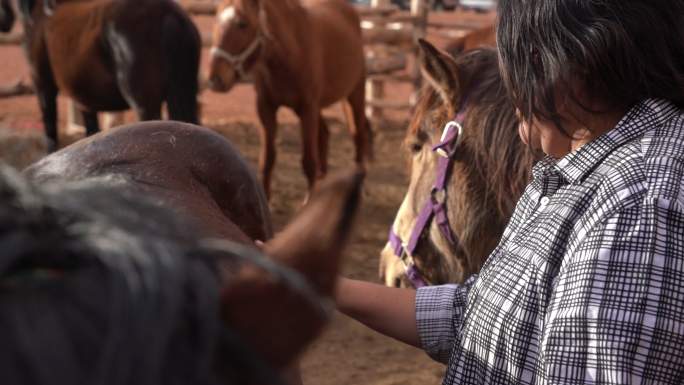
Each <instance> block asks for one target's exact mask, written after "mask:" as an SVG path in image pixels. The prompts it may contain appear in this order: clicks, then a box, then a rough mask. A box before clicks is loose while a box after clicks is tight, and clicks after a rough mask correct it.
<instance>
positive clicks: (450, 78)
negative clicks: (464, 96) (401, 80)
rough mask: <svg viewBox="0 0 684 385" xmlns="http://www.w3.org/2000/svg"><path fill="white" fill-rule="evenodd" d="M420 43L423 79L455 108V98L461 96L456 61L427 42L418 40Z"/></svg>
mask: <svg viewBox="0 0 684 385" xmlns="http://www.w3.org/2000/svg"><path fill="white" fill-rule="evenodd" d="M418 43H419V46H420V58H419V61H420V70H421V73H422V74H423V78H425V79H426V80H427V81H428V82H429V83H430V85H431V86H432V87H433V88H434V89H435V90H436V91H437V92H438V93H439V95H440V96H441V97H442V99H443V100H444V102H445V103H447V104H449V105H450V106H451V107H455V106H454V105H453V104H454V103H455V100H454V99H455V96H456V95H459V94H460V83H459V79H458V72H457V65H456V61H455V60H454V59H453V57H451V56H450V55H449V54H448V53H446V52H443V51H441V50H439V49H437V48H436V47H435V46H434V45H432V44H430V43H429V42H428V41H427V40H424V39H418Z"/></svg>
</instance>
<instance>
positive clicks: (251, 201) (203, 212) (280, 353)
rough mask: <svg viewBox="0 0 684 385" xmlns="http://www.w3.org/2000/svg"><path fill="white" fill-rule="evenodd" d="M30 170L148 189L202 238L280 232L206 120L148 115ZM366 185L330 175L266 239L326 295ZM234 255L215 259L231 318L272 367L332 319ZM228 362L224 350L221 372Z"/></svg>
mask: <svg viewBox="0 0 684 385" xmlns="http://www.w3.org/2000/svg"><path fill="white" fill-rule="evenodd" d="M25 173H26V174H27V175H28V177H29V178H30V179H31V180H33V181H34V182H36V183H39V184H44V183H48V182H55V181H57V182H60V183H62V182H64V181H68V182H76V183H80V182H83V183H87V182H88V181H93V183H96V184H97V185H98V186H102V187H103V188H104V189H107V188H112V189H114V188H115V189H118V190H123V191H125V192H127V193H128V194H131V195H132V196H145V197H147V198H150V199H152V200H153V201H155V202H157V203H158V205H159V207H161V208H163V209H164V210H166V211H168V212H170V213H172V214H177V215H181V216H183V217H184V218H188V219H189V221H190V223H191V224H193V226H191V228H188V229H187V234H193V233H198V234H199V236H200V237H201V238H218V239H222V240H230V241H232V242H237V243H239V244H243V245H244V246H245V247H248V248H252V249H254V248H255V246H254V241H255V240H269V239H270V238H271V236H272V230H271V220H270V215H269V210H268V204H267V202H266V199H265V195H264V192H263V190H262V189H261V186H260V185H259V183H258V182H257V180H256V177H255V176H254V175H253V174H252V173H251V172H250V169H249V167H248V165H247V163H246V161H245V160H244V159H243V158H242V157H241V156H240V155H239V154H238V153H237V151H236V150H235V149H234V148H233V147H232V146H231V145H230V143H228V142H227V141H226V140H225V139H224V138H223V137H221V136H219V135H218V134H215V133H214V132H212V131H210V130H207V129H203V128H200V127H197V126H193V125H188V124H184V123H177V122H147V123H137V124H133V125H129V126H122V127H120V128H114V129H112V130H110V131H107V132H106V133H101V134H98V135H95V136H92V137H90V138H87V139H84V140H82V141H79V142H77V143H75V144H73V145H71V146H69V147H66V148H64V149H62V150H61V151H58V152H56V153H53V154H52V155H50V156H48V157H46V158H44V159H43V160H41V161H40V162H38V163H37V164H35V165H33V166H32V167H30V168H29V169H27V170H26V171H25ZM360 183H361V175H360V174H356V173H346V174H345V175H344V176H340V177H338V178H336V179H332V180H330V181H329V182H327V183H322V184H321V186H320V190H319V191H318V192H319V193H318V194H314V196H313V198H312V200H311V201H310V202H309V204H308V205H307V206H306V207H305V209H304V210H303V212H302V213H301V214H300V215H299V216H298V217H297V218H296V219H295V220H294V222H293V223H291V224H290V225H289V226H288V227H287V228H286V229H285V230H284V231H283V232H282V233H280V234H279V235H278V236H276V237H275V238H274V239H272V240H270V241H268V242H267V243H266V245H265V247H264V251H265V252H266V254H268V255H270V256H271V257H273V258H274V259H275V261H276V262H277V263H280V264H283V265H285V266H289V267H290V268H292V269H295V270H297V271H298V272H300V273H301V274H302V275H303V276H304V277H305V278H306V279H307V280H308V281H309V283H310V285H312V287H313V288H314V290H315V291H316V293H317V294H316V295H318V296H321V297H324V298H327V297H330V296H331V294H332V290H333V285H334V282H335V275H336V272H337V265H338V260H339V257H340V254H341V250H342V248H343V246H344V243H345V239H346V234H347V233H348V231H349V227H350V224H351V222H350V221H351V218H352V216H353V213H354V211H355V207H356V204H357V201H358V195H359V190H360ZM160 220H161V219H160ZM159 226H162V224H160V225H159ZM187 234H184V236H185V235H187ZM228 262H229V261H224V260H218V261H216V263H218V266H219V268H220V269H224V268H225V269H224V270H225V274H226V280H225V282H229V283H230V284H227V285H226V286H225V287H223V294H222V313H223V318H224V321H225V323H226V324H227V325H230V328H231V329H232V330H235V331H236V332H238V333H239V335H240V336H241V338H243V339H244V340H245V341H246V342H247V343H248V344H249V346H251V347H252V348H253V349H254V351H255V352H256V353H258V355H259V356H260V357H262V358H263V359H264V360H265V361H266V363H267V364H268V366H270V367H273V368H284V367H286V366H288V365H290V364H291V363H292V362H293V360H294V359H295V358H296V356H297V354H298V353H300V352H301V351H302V349H303V348H304V347H305V346H306V345H307V343H308V342H309V341H311V340H312V338H313V337H315V336H316V335H317V333H318V332H319V331H320V330H321V327H322V326H323V325H324V323H325V321H326V317H324V316H322V315H321V308H320V304H319V306H318V307H317V306H314V305H312V304H311V301H307V299H306V298H304V297H302V296H301V294H297V293H298V292H297V291H296V290H295V291H293V288H292V287H288V284H287V281H288V280H282V279H274V277H273V276H272V275H271V274H269V273H268V272H266V271H263V270H262V269H260V268H257V267H255V266H246V267H245V268H244V269H242V270H240V271H238V273H237V274H236V273H235V271H234V270H235V269H234V268H230V264H229V263H228ZM222 271H223V270H222ZM228 278H230V279H228ZM228 360H229V358H225V359H224V360H223V361H222V360H221V357H219V359H218V365H217V370H218V371H219V372H221V370H222V369H221V362H229V361H228ZM224 383H230V382H224ZM241 383H244V382H241Z"/></svg>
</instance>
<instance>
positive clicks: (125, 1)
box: [0, 0, 201, 151]
mask: <svg viewBox="0 0 684 385" xmlns="http://www.w3.org/2000/svg"><path fill="white" fill-rule="evenodd" d="M9 1H10V0H0V9H3V10H4V12H0V25H4V24H5V23H8V22H10V21H11V19H12V18H13V16H14V14H13V11H12V10H11V7H9ZM18 2H19V9H20V10H21V12H22V16H23V17H22V20H23V27H24V33H25V37H24V50H25V53H26V56H27V58H28V62H29V64H30V66H31V75H32V77H33V83H34V86H35V89H36V94H37V97H38V102H39V105H40V110H41V113H42V116H43V124H44V126H45V131H46V134H47V137H48V139H50V144H49V145H50V150H51V151H53V150H56V149H57V148H58V129H57V94H58V92H59V91H61V92H63V93H65V94H66V95H68V96H69V97H70V98H71V99H73V100H74V102H75V103H76V105H77V107H78V109H79V110H80V111H81V112H82V113H83V121H84V123H85V126H86V133H87V134H88V135H92V134H94V133H96V132H98V131H99V123H98V119H97V112H98V111H121V110H125V109H129V108H131V109H133V110H135V112H136V113H137V115H138V117H139V118H140V120H156V119H160V118H161V116H162V115H161V110H162V104H163V103H164V102H166V104H167V109H168V113H169V118H170V119H171V120H179V121H185V122H190V123H197V122H198V113H197V109H198V107H197V91H198V71H199V60H200V51H201V41H200V36H199V32H198V31H197V28H196V27H195V25H194V23H193V22H192V20H191V19H190V18H189V17H188V16H187V14H186V13H185V12H184V11H183V10H182V9H181V8H180V6H179V5H178V4H177V3H176V2H175V1H172V0H154V1H150V0H92V1H76V0H53V1H42V0H18ZM3 15H4V17H3ZM3 18H4V20H3Z"/></svg>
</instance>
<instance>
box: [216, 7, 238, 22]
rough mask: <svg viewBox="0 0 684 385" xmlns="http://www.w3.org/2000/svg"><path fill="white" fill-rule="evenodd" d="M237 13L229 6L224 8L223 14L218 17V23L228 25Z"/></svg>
mask: <svg viewBox="0 0 684 385" xmlns="http://www.w3.org/2000/svg"><path fill="white" fill-rule="evenodd" d="M236 15H237V13H236V12H235V7H234V6H232V5H231V6H229V7H226V8H225V9H224V10H223V12H221V14H220V15H219V22H220V23H221V24H222V25H226V24H229V23H230V22H231V21H233V19H235V16H236Z"/></svg>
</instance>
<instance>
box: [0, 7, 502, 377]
mask: <svg viewBox="0 0 684 385" xmlns="http://www.w3.org/2000/svg"><path fill="white" fill-rule="evenodd" d="M454 17H463V18H475V19H478V20H491V15H484V16H483V15H477V14H473V13H459V15H458V16H456V14H454V13H448V14H433V15H432V16H431V18H434V19H437V20H445V19H452V18H454ZM196 21H197V24H198V25H199V26H200V29H201V30H202V32H203V33H209V31H210V28H211V25H212V23H213V19H212V18H210V17H197V18H196ZM431 37H432V40H434V41H437V43H438V44H439V45H443V44H444V43H445V40H443V39H439V38H437V37H435V36H431ZM206 51H207V50H206V49H205V52H204V57H203V67H202V70H205V69H206V59H207V52H206ZM27 77H28V67H27V65H26V62H25V59H24V56H23V52H22V51H21V49H20V48H19V47H16V46H0V84H1V85H5V84H9V83H10V82H13V81H15V80H17V79H19V78H27ZM410 92H411V89H410V88H409V87H408V86H406V85H401V84H391V85H389V86H388V90H387V93H388V94H389V95H393V96H394V97H396V98H398V99H404V100H407V99H408V96H409V94H410ZM254 100H255V95H254V92H253V90H252V88H251V86H249V85H240V86H238V87H236V88H235V89H234V90H232V91H231V92H230V93H228V94H215V93H211V92H205V93H204V94H203V95H202V96H201V101H202V103H203V117H202V120H203V124H204V125H205V126H207V127H210V128H213V129H215V130H217V131H219V132H221V133H222V134H224V135H225V136H226V137H228V138H229V139H230V140H231V141H232V142H234V143H235V144H236V145H237V146H238V148H240V150H241V151H242V152H243V154H244V155H245V156H246V157H247V158H248V159H249V161H250V162H251V163H252V164H254V165H256V158H257V154H258V149H259V139H258V127H259V126H258V124H259V123H258V119H257V117H256V112H255V107H254ZM324 115H325V117H326V119H328V121H329V124H330V128H331V134H332V138H331V153H330V166H331V167H330V168H331V170H332V172H334V170H335V169H342V168H345V167H348V166H350V165H352V164H353V161H352V155H353V145H352V142H351V139H350V136H349V134H348V132H347V130H346V126H345V122H344V120H343V114H342V111H341V108H340V106H338V105H335V106H333V107H331V108H329V109H327V110H326V111H325V113H324ZM65 117H66V101H65V99H64V98H61V97H60V99H59V120H60V123H61V126H63V125H64V122H65ZM126 117H127V120H129V121H133V120H134V117H133V116H132V115H131V114H130V113H127V115H126ZM278 117H279V122H280V125H281V128H280V132H279V140H278V145H277V147H278V152H279V153H278V156H279V157H278V163H277V165H276V170H275V173H274V181H273V192H274V196H273V201H272V205H271V207H272V211H273V215H274V220H275V222H276V228H277V227H280V226H282V225H283V224H284V223H286V222H287V221H288V219H289V218H291V217H292V216H293V215H294V214H295V213H296V211H297V209H298V208H299V206H300V203H301V201H302V199H303V197H304V191H305V179H304V176H303V173H302V171H301V168H300V161H299V157H300V138H299V126H298V123H297V121H296V119H295V117H294V115H293V114H292V113H290V112H289V111H286V110H281V111H280V112H279V115H278ZM387 117H388V120H386V121H383V122H375V123H374V124H373V125H374V128H375V154H376V159H375V161H374V162H373V163H372V164H371V165H370V169H369V173H368V176H367V181H366V184H365V187H364V200H363V205H362V209H361V213H360V217H359V221H358V227H357V230H356V233H355V235H354V237H353V238H352V240H351V244H350V245H349V248H348V252H347V259H346V263H345V266H344V273H345V274H346V275H347V276H350V277H353V278H358V279H363V280H368V281H377V266H378V255H379V251H380V250H381V248H382V247H383V245H384V243H385V242H386V236H387V230H388V228H389V226H390V224H391V223H392V220H393V217H394V213H395V211H396V209H397V208H398V206H399V203H400V202H401V199H402V198H403V194H404V192H405V189H406V184H407V178H406V168H405V165H406V159H405V156H404V153H405V152H404V151H403V147H402V140H403V136H404V130H405V128H406V123H407V120H408V119H409V113H408V112H393V113H390V114H388V116H387ZM0 127H5V128H11V129H12V131H11V134H12V135H19V136H20V137H25V136H28V137H31V138H40V137H42V124H41V123H40V113H39V110H38V106H37V101H36V99H35V97H34V96H22V97H15V98H9V99H0ZM6 134H7V132H5V134H4V135H6ZM0 136H2V135H0ZM0 140H2V138H0ZM13 140H14V142H11V143H13V144H11V145H10V147H11V149H12V150H14V151H15V152H19V153H22V152H24V150H23V149H24V148H38V149H40V148H44V147H43V146H42V144H40V143H37V144H35V145H30V146H28V147H20V146H21V145H20V144H16V143H17V142H16V138H15V139H13ZM36 142H40V141H39V140H36ZM8 143H10V142H8ZM8 151H9V150H8V148H7V147H6V148H5V149H3V148H1V147H0V152H2V153H0V158H2V156H3V155H4V156H7V154H8ZM26 151H29V150H26ZM24 155H25V154H24ZM27 162H28V160H27V159H26V156H23V158H22V159H21V163H22V165H24V164H26V163H27ZM302 367H303V376H304V381H305V384H311V385H313V384H317V385H341V384H371V385H401V384H438V383H440V379H441V377H442V374H443V371H444V368H443V367H442V366H441V365H439V364H436V363H434V362H432V361H431V360H430V359H429V358H428V357H427V356H426V355H425V354H424V353H423V352H422V351H420V350H417V349H414V348H410V347H407V346H405V345H403V344H401V343H399V342H396V341H394V340H391V339H389V338H386V337H383V336H381V335H379V334H377V333H375V332H372V331H370V330H368V329H366V328H365V327H364V326H362V325H360V324H358V323H357V322H355V321H353V320H351V319H349V318H347V317H345V316H342V315H339V314H337V315H335V317H334V319H333V322H332V323H331V325H330V327H329V328H328V329H327V331H326V332H325V333H324V335H323V336H322V337H321V338H320V339H319V340H318V341H317V342H316V343H314V345H313V346H312V347H311V348H310V349H309V350H308V352H307V353H306V355H305V356H304V358H303V361H302Z"/></svg>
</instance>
